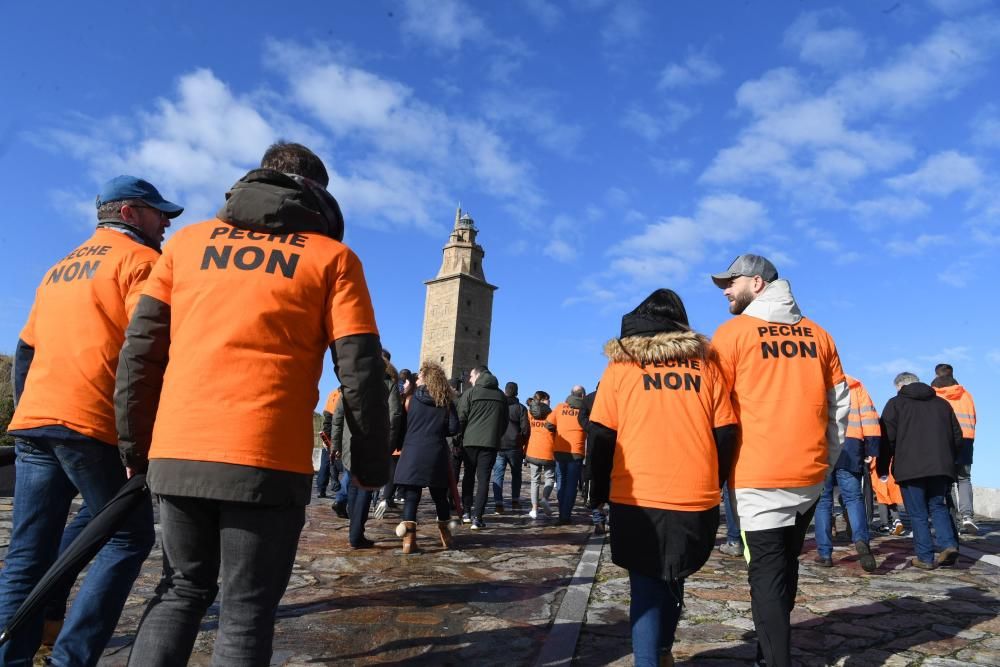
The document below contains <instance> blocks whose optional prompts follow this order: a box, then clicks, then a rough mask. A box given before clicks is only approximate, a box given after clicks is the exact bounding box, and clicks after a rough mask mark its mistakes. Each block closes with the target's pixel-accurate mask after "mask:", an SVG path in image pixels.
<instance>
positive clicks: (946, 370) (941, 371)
mask: <svg viewBox="0 0 1000 667" xmlns="http://www.w3.org/2000/svg"><path fill="white" fill-rule="evenodd" d="M954 374H955V369H954V368H952V367H951V364H938V365H937V366H935V367H934V375H936V376H938V377H941V376H942V375H954Z"/></svg>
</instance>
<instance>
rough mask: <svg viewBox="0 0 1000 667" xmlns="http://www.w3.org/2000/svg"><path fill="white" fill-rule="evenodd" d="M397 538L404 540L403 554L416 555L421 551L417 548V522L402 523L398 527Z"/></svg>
mask: <svg viewBox="0 0 1000 667" xmlns="http://www.w3.org/2000/svg"><path fill="white" fill-rule="evenodd" d="M396 536H397V537H402V538H403V553H404V554H415V553H417V552H419V551H420V548H419V547H417V522H416V521H400V522H399V525H398V526H396Z"/></svg>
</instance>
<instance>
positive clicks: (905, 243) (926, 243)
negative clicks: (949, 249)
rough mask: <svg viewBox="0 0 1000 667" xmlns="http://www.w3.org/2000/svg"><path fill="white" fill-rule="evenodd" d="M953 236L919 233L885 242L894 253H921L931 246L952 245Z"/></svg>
mask: <svg viewBox="0 0 1000 667" xmlns="http://www.w3.org/2000/svg"><path fill="white" fill-rule="evenodd" d="M951 242H952V241H951V238H950V237H948V236H943V235H941V234H919V235H918V236H917V237H916V238H912V239H895V240H892V241H889V242H888V243H886V244H885V247H886V248H887V249H888V250H889V252H891V253H892V254H893V255H920V254H923V252H924V251H925V250H928V249H929V248H936V247H940V246H945V245H950V244H951Z"/></svg>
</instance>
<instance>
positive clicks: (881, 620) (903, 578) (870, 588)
mask: <svg viewBox="0 0 1000 667" xmlns="http://www.w3.org/2000/svg"><path fill="white" fill-rule="evenodd" d="M979 526H980V536H979V537H973V538H969V537H966V536H963V538H962V540H963V541H962V544H963V545H968V546H972V547H973V548H974V549H976V551H978V552H983V553H988V554H997V552H998V551H1000V521H996V520H987V519H983V520H982V521H981V522H980V523H979ZM613 529H614V528H613V527H612V530H613ZM724 529H725V525H723V526H721V529H720V533H719V538H720V540H719V542H720V543H722V542H723V541H724V539H725V531H724ZM872 547H873V551H874V553H875V556H876V558H877V559H878V562H879V568H878V570H877V571H876V572H875V573H873V574H867V573H865V572H864V571H863V570H862V569H861V566H860V564H859V563H858V560H857V556H856V555H855V554H854V550H853V548H852V547H850V546H849V545H848V544H846V541H842V542H839V543H836V542H835V551H834V563H835V566H834V567H833V568H822V567H819V566H817V565H816V564H815V563H813V562H812V559H813V557H815V555H816V552H815V542H814V541H813V540H812V539H809V540H807V542H806V545H805V548H804V553H803V556H802V557H801V559H800V569H799V595H798V598H797V601H796V608H795V610H794V611H793V613H792V624H793V631H792V646H793V648H792V653H793V658H794V660H795V661H796V664H801V665H806V666H812V665H817V666H819V665H852V666H856V667H862V666H865V667H867V666H868V665H894V666H895V665H898V666H900V667H902V666H909V665H933V666H938V667H949V666H952V665H956V666H957V665H1000V618H998V613H1000V568H997V567H995V566H994V565H991V564H989V563H988V562H983V561H980V560H973V559H971V558H968V557H965V556H963V557H962V558H960V559H959V561H958V563H957V565H956V566H955V567H952V568H939V569H937V570H934V571H931V572H925V571H923V570H917V569H915V568H913V567H911V566H909V565H907V564H906V563H907V559H908V558H909V557H910V556H911V555H912V540H910V539H908V538H898V537H894V538H885V537H879V538H875V539H874V540H873V543H872ZM685 591H686V601H685V609H684V612H683V615H682V617H681V621H680V626H679V628H678V631H677V640H676V643H675V644H674V651H673V654H674V657H675V659H676V660H677V663H678V664H682V665H706V666H707V665H712V666H715V667H721V666H723V665H746V664H749V663H752V661H753V658H754V654H755V648H754V647H755V635H754V632H753V620H752V618H751V615H750V602H749V600H750V594H749V588H748V586H747V582H746V564H745V562H744V561H743V559H742V558H731V557H727V556H723V555H722V554H720V553H719V552H718V551H716V552H714V553H713V555H712V557H711V558H710V559H709V561H708V563H707V564H706V565H705V567H704V568H703V569H702V570H701V571H700V572H699V573H698V574H696V575H695V576H693V577H691V578H690V579H688V580H687V584H686V587H685ZM628 601H629V586H628V574H627V573H626V572H625V570H623V569H621V568H619V567H617V566H616V565H614V564H613V563H612V562H611V554H610V549H609V548H605V550H604V553H603V556H602V558H601V563H600V566H599V567H598V571H597V575H596V581H595V584H594V589H593V592H592V593H591V598H590V605H589V607H588V612H587V619H586V623H585V625H584V627H583V630H582V632H581V636H580V641H579V643H578V644H577V653H576V660H575V661H574V664H575V665H578V666H580V667H592V666H593V667H596V666H597V665H614V666H616V667H626V666H629V665H632V656H631V650H632V648H631V641H630V636H629V626H628Z"/></svg>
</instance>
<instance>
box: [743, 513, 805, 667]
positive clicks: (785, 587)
mask: <svg viewBox="0 0 1000 667" xmlns="http://www.w3.org/2000/svg"><path fill="white" fill-rule="evenodd" d="M815 511H816V503H813V504H812V506H811V507H810V508H809V509H808V510H806V512H805V513H804V514H799V515H797V516H796V518H795V525H794V526H787V527H784V528H771V529H769V530H748V531H746V533H745V535H746V542H747V547H748V548H749V549H750V565H749V568H748V578H749V580H750V610H751V612H752V613H753V624H754V627H755V628H756V630H757V657H758V659H760V658H763V659H764V661H765V662H766V664H767V667H790V666H791V664H792V652H791V651H792V647H791V615H792V608H793V607H794V606H795V595H796V593H797V592H798V587H799V554H800V553H802V543H803V542H804V541H805V537H806V529H807V528H808V527H809V523H810V522H811V521H812V517H813V514H814V513H815Z"/></svg>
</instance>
